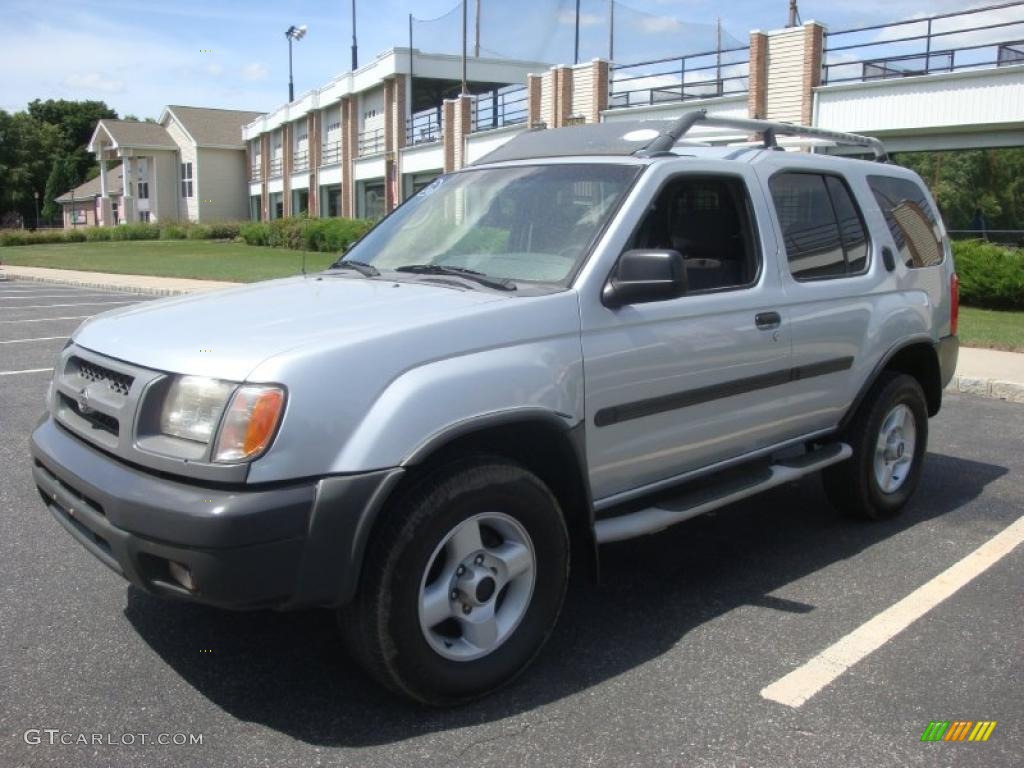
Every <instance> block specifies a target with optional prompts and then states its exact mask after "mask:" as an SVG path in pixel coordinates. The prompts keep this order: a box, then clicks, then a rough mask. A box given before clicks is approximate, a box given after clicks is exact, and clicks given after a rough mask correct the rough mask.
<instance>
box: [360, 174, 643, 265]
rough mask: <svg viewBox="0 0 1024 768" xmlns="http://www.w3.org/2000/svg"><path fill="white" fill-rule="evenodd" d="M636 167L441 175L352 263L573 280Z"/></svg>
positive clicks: (369, 238)
mask: <svg viewBox="0 0 1024 768" xmlns="http://www.w3.org/2000/svg"><path fill="white" fill-rule="evenodd" d="M639 170H640V169H639V167H638V166H632V165H611V164H608V165H605V164H590V165H535V166H517V167H513V168H482V169H477V170H469V171H463V172H461V173H456V174H452V175H450V176H442V177H440V178H438V179H436V180H435V181H434V182H433V183H431V184H430V185H429V186H427V187H425V188H424V189H422V190H420V192H419V193H417V194H416V196H415V197H413V198H412V199H410V200H409V201H408V202H407V203H405V205H403V206H402V207H400V208H399V209H398V210H396V211H395V212H394V213H393V214H391V216H389V217H388V218H386V219H384V220H383V221H382V222H381V223H380V224H378V225H377V227H376V228H374V229H373V230H372V231H371V232H370V233H369V234H367V235H366V237H364V238H363V239H362V240H360V241H359V243H357V244H356V245H355V246H354V247H353V248H352V250H350V251H349V252H348V253H347V254H346V255H345V257H344V259H343V261H356V262H362V263H365V264H370V265H372V266H374V267H376V268H377V269H378V270H380V271H382V272H383V271H386V270H396V269H399V268H401V267H409V266H412V265H432V266H434V267H438V268H440V267H444V268H455V269H463V270H473V271H475V272H478V273H481V274H483V275H486V276H488V277H494V278H498V279H506V280H513V281H533V282H544V283H562V282H566V281H567V280H568V279H570V278H571V276H572V275H573V274H574V272H575V270H576V268H577V267H578V265H579V263H580V261H581V260H582V259H583V258H584V256H585V255H586V252H587V249H588V247H589V246H590V244H591V242H592V241H593V239H594V237H595V236H596V235H597V233H598V232H600V230H601V228H602V226H603V225H604V224H605V222H606V221H607V219H608V217H609V216H610V215H611V214H612V211H614V209H615V207H616V205H617V204H618V202H619V200H620V199H621V198H622V196H623V195H624V194H625V192H626V190H627V189H628V188H629V186H630V184H631V182H632V181H633V179H634V178H635V177H636V175H637V173H638V172H639Z"/></svg>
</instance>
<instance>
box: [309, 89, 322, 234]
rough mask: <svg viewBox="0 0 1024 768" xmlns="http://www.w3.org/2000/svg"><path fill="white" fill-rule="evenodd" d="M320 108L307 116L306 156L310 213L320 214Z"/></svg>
mask: <svg viewBox="0 0 1024 768" xmlns="http://www.w3.org/2000/svg"><path fill="white" fill-rule="evenodd" d="M320 119H321V115H320V110H318V109H314V110H313V111H312V112H310V113H309V114H308V115H307V116H306V146H307V148H308V149H307V152H306V156H307V157H308V158H309V215H310V216H311V217H318V216H320V184H319V183H318V176H319V172H320Z"/></svg>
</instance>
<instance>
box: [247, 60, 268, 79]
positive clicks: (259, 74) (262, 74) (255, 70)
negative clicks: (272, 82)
mask: <svg viewBox="0 0 1024 768" xmlns="http://www.w3.org/2000/svg"><path fill="white" fill-rule="evenodd" d="M269 75H270V70H269V69H267V68H266V67H265V66H264V65H263V64H260V62H258V61H253V62H250V63H248V64H246V65H245V66H244V67H242V79H243V80H248V81H249V82H250V83H256V82H259V81H260V80H266V79H267V77H268V76H269Z"/></svg>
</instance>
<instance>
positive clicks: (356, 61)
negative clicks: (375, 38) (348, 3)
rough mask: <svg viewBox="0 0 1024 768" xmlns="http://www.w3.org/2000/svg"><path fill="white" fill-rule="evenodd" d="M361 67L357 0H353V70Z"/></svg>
mask: <svg viewBox="0 0 1024 768" xmlns="http://www.w3.org/2000/svg"><path fill="white" fill-rule="evenodd" d="M358 68H359V46H358V45H356V0H352V71H353V72H355V71H356V69H358Z"/></svg>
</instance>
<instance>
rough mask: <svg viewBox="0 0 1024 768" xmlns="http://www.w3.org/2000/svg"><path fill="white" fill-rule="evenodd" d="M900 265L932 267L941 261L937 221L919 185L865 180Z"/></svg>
mask: <svg viewBox="0 0 1024 768" xmlns="http://www.w3.org/2000/svg"><path fill="white" fill-rule="evenodd" d="M868 184H869V185H870V187H871V191H872V192H873V193H874V195H875V200H877V201H878V207H879V208H881V209H882V215H883V216H885V223H886V224H888V225H889V231H890V232H891V233H892V239H893V242H894V243H895V244H896V249H897V250H898V251H899V252H900V258H902V259H903V263H904V264H906V265H907V266H908V267H910V268H912V269H913V268H918V267H933V266H935V265H936V264H941V263H942V259H943V251H942V233H941V230H940V229H939V222H938V217H937V216H936V215H935V211H934V210H933V209H932V206H931V204H930V203H929V202H928V198H927V197H925V194H924V190H923V189H921V187H920V185H918V184H915V183H914V182H912V181H908V180H907V179H897V178H894V177H892V176H868Z"/></svg>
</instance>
